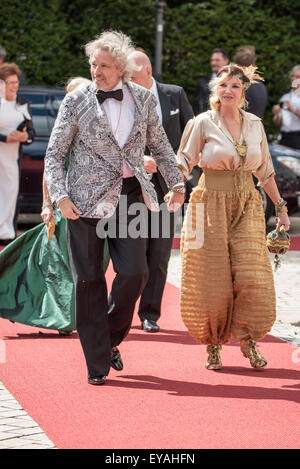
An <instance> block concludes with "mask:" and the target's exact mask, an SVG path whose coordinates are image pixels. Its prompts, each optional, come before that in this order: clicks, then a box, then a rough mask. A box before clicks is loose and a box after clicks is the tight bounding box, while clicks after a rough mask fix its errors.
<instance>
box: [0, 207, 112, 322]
mask: <svg viewBox="0 0 300 469" xmlns="http://www.w3.org/2000/svg"><path fill="white" fill-rule="evenodd" d="M55 221H56V225H55V232H54V235H53V237H52V240H51V241H49V240H48V232H47V227H46V225H45V224H44V223H41V224H39V225H37V226H36V227H34V228H32V229H31V230H28V231H26V232H25V233H23V234H22V235H21V236H20V237H18V238H17V239H16V240H15V241H14V242H12V243H11V244H9V245H8V246H7V247H6V248H5V249H4V250H3V251H2V252H0V318H5V319H9V320H10V321H13V322H18V323H21V324H27V325H30V326H35V327H41V328H44V329H54V330H60V331H73V330H75V329H76V326H75V301H74V284H73V278H72V273H71V268H70V264H69V255H68V249H67V241H66V219H65V218H64V217H62V215H61V213H60V211H59V210H56V211H55ZM108 263H109V251H108V246H107V243H105V252H104V268H105V271H106V269H107V266H108Z"/></svg>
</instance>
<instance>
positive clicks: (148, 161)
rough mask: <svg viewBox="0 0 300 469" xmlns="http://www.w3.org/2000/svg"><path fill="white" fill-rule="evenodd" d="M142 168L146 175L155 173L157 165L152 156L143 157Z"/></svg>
mask: <svg viewBox="0 0 300 469" xmlns="http://www.w3.org/2000/svg"><path fill="white" fill-rule="evenodd" d="M144 166H145V169H146V171H147V173H148V174H152V173H157V164H156V162H155V160H154V158H152V156H149V155H144Z"/></svg>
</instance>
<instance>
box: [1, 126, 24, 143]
mask: <svg viewBox="0 0 300 469" xmlns="http://www.w3.org/2000/svg"><path fill="white" fill-rule="evenodd" d="M27 140H28V133H27V131H26V127H24V130H23V131H22V132H20V131H19V130H13V131H12V132H11V133H10V134H8V135H7V137H6V143H17V142H20V143H25V142H27Z"/></svg>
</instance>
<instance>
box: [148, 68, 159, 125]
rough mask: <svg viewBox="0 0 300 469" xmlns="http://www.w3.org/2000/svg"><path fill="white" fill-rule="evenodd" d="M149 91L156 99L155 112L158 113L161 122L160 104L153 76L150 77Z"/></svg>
mask: <svg viewBox="0 0 300 469" xmlns="http://www.w3.org/2000/svg"><path fill="white" fill-rule="evenodd" d="M150 91H151V93H153V94H154V96H155V97H156V99H157V105H156V111H157V114H158V117H159V120H160V123H162V111H161V105H160V102H159V96H158V91H157V85H156V81H155V80H154V78H153V77H152V86H151V88H150Z"/></svg>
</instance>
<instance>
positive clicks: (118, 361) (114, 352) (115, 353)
mask: <svg viewBox="0 0 300 469" xmlns="http://www.w3.org/2000/svg"><path fill="white" fill-rule="evenodd" d="M110 364H111V366H112V367H113V369H114V370H117V371H122V370H123V368H124V366H123V361H122V357H121V354H120V351H119V349H118V347H113V348H112V349H111V359H110Z"/></svg>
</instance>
